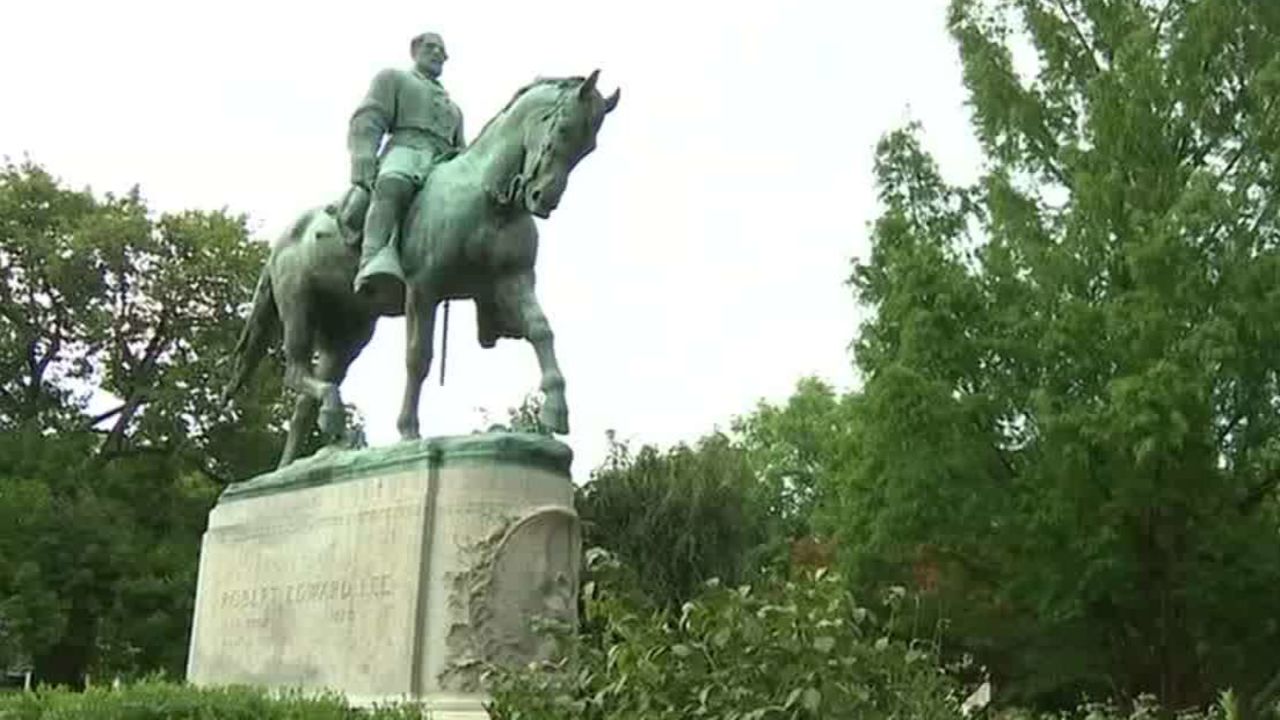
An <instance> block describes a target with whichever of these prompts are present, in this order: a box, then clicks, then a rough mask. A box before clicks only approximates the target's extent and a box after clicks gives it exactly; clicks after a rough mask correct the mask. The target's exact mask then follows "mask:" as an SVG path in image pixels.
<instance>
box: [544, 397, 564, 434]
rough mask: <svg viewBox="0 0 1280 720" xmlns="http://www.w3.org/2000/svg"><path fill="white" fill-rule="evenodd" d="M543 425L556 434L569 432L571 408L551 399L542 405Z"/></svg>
mask: <svg viewBox="0 0 1280 720" xmlns="http://www.w3.org/2000/svg"><path fill="white" fill-rule="evenodd" d="M542 425H543V427H545V428H546V429H547V430H550V431H551V432H552V433H554V434H556V435H568V434H569V408H567V407H565V405H564V403H563V402H560V403H553V402H551V401H550V400H548V401H547V403H546V404H545V405H543V406H542Z"/></svg>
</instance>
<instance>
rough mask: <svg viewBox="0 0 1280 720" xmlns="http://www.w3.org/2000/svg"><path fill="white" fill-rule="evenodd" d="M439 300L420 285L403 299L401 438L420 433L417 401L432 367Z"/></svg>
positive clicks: (409, 291) (412, 437) (399, 426)
mask: <svg viewBox="0 0 1280 720" xmlns="http://www.w3.org/2000/svg"><path fill="white" fill-rule="evenodd" d="M437 304H439V300H438V299H437V298H436V297H434V296H433V295H431V294H430V293H427V292H424V291H422V290H421V289H419V288H414V287H410V288H409V289H408V294H407V298H406V302H405V330H406V332H407V335H408V337H407V339H406V342H405V370H406V373H405V375H406V377H405V384H404V401H403V402H402V403H401V405H400V418H399V420H397V421H396V429H398V430H399V431H400V438H401V439H403V440H413V439H415V438H417V437H418V436H419V431H418V401H419V399H420V398H421V397H422V383H423V381H424V380H426V379H427V373H428V372H430V371H431V353H432V351H433V350H434V347H433V346H434V344H435V327H436V306H437Z"/></svg>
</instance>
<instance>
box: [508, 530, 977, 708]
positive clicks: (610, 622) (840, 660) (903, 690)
mask: <svg viewBox="0 0 1280 720" xmlns="http://www.w3.org/2000/svg"><path fill="white" fill-rule="evenodd" d="M588 565H589V567H588V570H589V573H590V575H591V576H592V581H591V582H588V583H586V584H585V585H584V588H583V595H584V610H585V613H584V621H585V622H584V624H585V626H584V628H583V631H582V632H581V633H579V634H578V635H576V636H575V635H571V634H566V633H564V632H561V633H560V634H559V635H558V639H559V642H560V643H561V645H560V648H561V653H560V654H559V655H558V657H559V658H560V659H559V660H556V661H553V662H549V663H542V664H538V665H535V666H531V667H528V668H519V669H514V670H509V669H508V670H503V669H496V668H495V669H493V670H492V671H491V672H492V674H491V682H492V683H493V685H492V687H493V703H492V705H491V708H490V712H491V713H492V715H493V717H494V718H495V720H553V719H554V720H579V719H581V720H587V719H590V720H622V719H624V718H625V719H628V720H631V719H637V720H638V719H640V718H644V720H666V719H671V720H675V719H677V718H679V719H681V720H684V719H685V718H708V719H715V720H721V719H723V720H774V719H779V720H780V719H783V718H787V719H791V718H795V719H800V718H828V719H830V720H837V719H839V718H860V719H868V720H873V719H875V718H913V719H916V720H930V719H933V718H948V719H950V718H959V717H961V714H960V709H959V705H960V702H959V701H960V691H959V687H958V686H957V684H956V683H955V682H954V681H952V680H951V679H949V678H948V677H947V676H946V675H945V674H944V673H943V671H942V670H941V668H940V666H939V664H938V662H937V660H936V657H935V655H934V653H933V652H932V649H931V648H929V647H926V646H922V645H920V644H918V643H906V642H901V641H898V640H894V639H891V638H890V636H889V635H888V633H887V630H886V627H887V624H886V623H885V622H884V621H883V620H881V619H880V618H878V617H877V616H876V614H875V613H874V612H872V611H871V610H868V609H866V608H864V607H861V606H859V605H858V604H856V603H855V602H854V600H853V597H852V596H851V595H850V594H849V593H848V592H847V590H846V586H845V583H844V582H843V581H842V580H840V579H839V578H838V577H836V576H835V575H833V574H827V573H825V572H824V571H821V570H820V571H818V572H815V573H811V574H809V575H807V576H806V577H804V578H802V579H800V580H797V581H793V582H783V581H774V582H769V583H764V584H762V585H761V586H760V587H756V588H753V587H748V586H742V587H726V586H723V585H721V584H719V583H718V582H715V581H712V582H710V583H707V585H706V586H705V588H704V590H703V591H702V592H701V593H700V594H699V595H698V596H697V597H696V598H695V599H694V600H692V601H690V602H688V603H685V604H684V606H683V607H682V608H681V610H680V611H679V612H678V613H672V612H665V611H653V610H647V609H645V608H644V607H643V606H642V605H639V604H637V603H636V602H635V601H634V599H633V598H634V595H633V594H632V593H630V592H629V590H630V589H629V588H627V587H626V586H625V584H620V583H618V582H617V578H618V574H619V572H620V571H621V570H622V568H620V567H619V566H618V564H617V563H616V561H614V560H613V559H612V558H611V557H609V556H608V555H607V554H605V553H603V552H601V551H593V552H591V553H589V554H588ZM620 585H621V586H620Z"/></svg>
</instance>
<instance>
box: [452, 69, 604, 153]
mask: <svg viewBox="0 0 1280 720" xmlns="http://www.w3.org/2000/svg"><path fill="white" fill-rule="evenodd" d="M585 81H586V78H585V77H582V76H580V75H573V76H570V77H561V78H556V77H538V78H534V80H533V82H531V83H529V84H527V85H525V86H524V87H522V88H520V89H519V90H516V92H515V94H514V95H512V96H511V99H510V100H508V101H507V104H506V105H503V106H502V109H501V110H499V111H498V112H496V113H494V115H493V117H491V118H489V122H486V123H485V124H484V127H482V128H480V132H479V133H478V134H477V135H476V140H479V139H480V138H481V137H482V136H483V135H484V134H485V132H486V131H487V130H488V129H489V126H491V125H493V123H494V122H495V121H496V120H497V119H498V118H500V117H502V116H504V115H506V114H507V111H508V110H510V109H511V108H512V106H514V105H515V104H516V101H517V100H519V99H520V98H522V97H524V95H525V93H527V92H529V91H530V90H532V89H534V88H538V87H542V86H543V85H554V86H555V87H556V89H557V90H568V89H569V88H574V87H577V86H579V85H581V84H582V83H583V82H585ZM473 142H474V141H473Z"/></svg>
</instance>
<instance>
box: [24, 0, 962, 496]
mask: <svg viewBox="0 0 1280 720" xmlns="http://www.w3.org/2000/svg"><path fill="white" fill-rule="evenodd" d="M945 6H946V0H896V1H895V2H889V1H887V0H772V1H761V2H753V1H750V0H737V1H735V2H728V1H727V0H725V1H724V2H710V1H704V2H693V1H689V0H686V1H685V2H673V1H671V0H646V1H645V2H630V3H617V2H602V1H600V0H596V1H595V2H591V1H589V0H536V1H534V2H528V1H523V0H522V1H519V2H510V1H504V2H484V1H482V0H454V2H449V3H435V2H425V1H419V2H392V1H383V0H362V1H360V2H356V1H354V0H353V1H351V2H347V3H343V4H337V3H328V2H280V1H278V0H270V1H269V2H268V1H267V0H257V1H255V2H248V1H245V0H219V1H218V2H199V3H196V2H186V1H178V0H167V1H165V2H139V1H126V0H115V1H113V2H101V1H100V0H85V1H83V2H67V1H65V0H41V2H38V3H24V2H18V1H17V0H7V2H5V3H4V6H3V8H2V9H0V155H8V156H9V157H11V158H12V159H15V160H17V159H21V157H22V156H23V155H24V154H29V155H30V156H31V158H32V159H33V160H35V161H37V162H39V163H41V164H43V165H44V166H45V167H46V168H47V169H48V170H50V171H51V172H53V173H54V174H55V175H58V176H60V177H62V178H63V179H64V180H66V181H67V182H68V183H70V184H72V185H73V186H76V187H79V186H83V185H90V186H92V188H93V189H94V190H95V191H108V190H110V191H116V192H123V191H125V190H127V189H128V188H129V187H130V186H132V185H133V184H135V183H136V184H139V185H141V187H142V191H143V194H144V196H145V197H146V198H147V200H148V202H149V203H150V205H151V206H152V207H153V208H156V209H158V210H179V209H183V208H193V207H194V208H207V209H216V208H221V207H226V208H229V209H230V210H232V211H235V212H243V213H247V214H248V215H249V216H250V218H251V223H252V228H253V230H254V232H255V233H256V235H257V236H258V237H259V238H260V239H262V240H264V241H265V240H269V239H271V238H274V237H275V236H276V234H277V233H278V232H280V231H281V230H282V229H283V228H284V227H285V226H286V225H287V224H288V223H289V222H290V221H291V220H292V219H293V218H294V217H295V215H296V214H297V213H298V212H299V211H301V210H302V209H304V208H306V207H309V206H311V205H315V204H320V203H323V202H327V201H328V200H330V199H331V198H333V197H334V196H336V195H337V194H339V193H340V192H342V190H343V189H344V187H345V182H346V180H347V177H348V175H347V173H348V170H347V168H348V164H347V155H346V149H345V148H346V140H345V139H346V127H347V120H348V118H349V117H350V114H351V111H352V110H353V109H354V108H355V105H356V103H357V102H358V101H359V99H360V98H361V96H362V95H363V93H364V90H365V88H366V86H367V84H368V82H369V80H370V78H371V77H372V76H373V74H374V73H376V72H377V71H378V70H379V69H381V68H383V67H388V66H402V67H407V66H408V65H409V62H410V60H409V57H408V41H409V38H410V37H412V36H413V35H414V34H416V33H418V32H420V31H423V30H436V31H438V32H440V33H442V35H443V36H444V38H445V42H446V44H447V46H448V49H449V54H450V60H449V62H448V64H447V65H446V66H445V70H444V75H443V77H442V81H443V82H444V84H445V86H446V87H447V88H448V90H449V92H450V94H451V95H452V96H453V98H454V100H455V101H456V102H457V103H458V105H459V106H460V107H461V108H462V111H463V113H464V116H465V118H466V128H467V135H468V139H471V138H473V137H474V135H475V133H476V132H478V131H479V129H480V127H481V126H482V125H483V124H484V122H485V121H486V120H488V118H489V117H490V116H492V115H493V114H494V113H495V112H496V111H497V110H498V109H499V108H501V107H502V105H503V104H505V103H506V101H507V100H508V99H509V98H510V97H511V95H512V93H513V92H514V91H515V90H516V89H517V88H518V87H519V86H521V85H522V84H524V83H526V82H528V81H529V80H531V79H532V78H533V77H534V76H536V75H585V74H587V73H588V72H590V71H591V70H592V69H593V68H600V69H601V71H602V73H601V80H600V87H601V89H602V91H603V92H605V93H606V94H607V93H608V92H611V91H612V90H613V88H614V87H616V86H621V87H622V101H621V103H620V104H619V106H618V109H617V111H616V112H614V113H613V114H611V115H610V116H609V118H608V120H607V121H606V122H605V124H604V127H603V129H602V130H601V132H600V136H599V147H598V149H597V150H596V152H595V153H594V154H593V155H592V156H590V157H588V158H587V159H586V160H585V161H584V162H583V164H582V165H580V166H579V167H578V169H577V170H576V171H575V172H574V174H573V176H572V177H571V178H570V183H569V188H568V190H567V192H566V193H565V196H564V198H563V200H562V202H561V205H560V209H559V210H558V211H556V213H555V214H553V215H552V217H551V219H550V220H547V221H540V230H541V238H542V240H541V250H540V257H539V264H538V279H539V296H540V299H541V301H542V305H543V308H544V310H545V311H546V313H547V317H548V319H549V320H550V322H551V324H552V327H553V328H554V330H555V332H556V340H557V351H558V354H559V357H560V362H561V366H562V368H563V370H564V373H565V376H566V378H567V381H568V399H569V405H570V423H571V425H572V430H573V432H572V434H571V435H570V436H569V437H568V438H567V439H566V440H567V442H569V443H570V444H571V445H572V446H573V447H574V449H575V452H576V453H577V459H576V460H575V463H574V474H575V476H576V477H577V479H578V481H580V482H581V481H583V480H585V479H586V477H587V474H588V472H589V471H590V469H591V468H592V467H594V466H595V465H596V464H597V463H598V462H599V460H600V459H602V457H603V452H604V449H605V440H604V433H605V431H606V430H607V429H610V428H613V429H616V430H617V431H618V433H619V435H620V436H621V437H623V438H631V439H632V440H633V441H635V442H655V443H659V444H662V445H667V444H670V443H673V442H676V441H679V440H692V439H695V438H696V437H698V436H699V435H701V434H703V433H705V432H708V431H710V430H712V429H713V428H714V427H716V426H717V425H719V426H722V427H723V426H725V425H727V423H728V422H729V420H730V419H731V418H732V417H733V416H734V415H738V414H742V413H745V412H748V411H750V410H751V408H752V407H753V406H754V404H755V402H756V401H757V400H759V399H762V398H763V399H770V400H782V399H785V398H786V397H787V396H788V395H789V394H790V392H791V390H792V388H793V387H794V384H795V382H796V381H797V380H798V379H799V378H800V377H802V376H804V375H808V374H816V375H819V376H821V377H823V378H825V379H827V380H828V381H830V382H832V383H834V384H836V385H837V386H839V387H842V388H843V387H848V386H849V385H850V384H851V383H852V382H853V371H852V369H851V364H850V356H849V353H848V351H847V346H848V343H849V342H850V341H851V340H852V339H853V335H854V332H855V329H856V323H857V318H858V317H859V315H858V314H857V311H856V308H855V305H854V302H853V299H852V295H851V293H850V291H849V289H848V288H847V287H846V286H845V285H844V284H843V283H844V280H845V278H846V277H847V275H848V273H849V268H850V265H849V263H850V260H851V259H852V258H853V257H855V256H858V257H863V256H865V253H866V249H867V224H868V223H869V222H870V221H871V220H872V219H873V218H874V212H875V209H876V208H875V195H874V188H873V186H872V182H871V180H872V178H871V162H872V153H873V149H874V145H875V143H876V141H877V140H878V139H879V137H880V136H881V135H882V134H883V133H884V132H886V131H888V130H890V129H892V128H894V127H897V126H899V125H901V124H902V123H904V122H905V121H907V120H908V119H916V120H920V121H921V122H923V123H924V125H925V128H926V131H927V138H926V139H927V142H928V145H929V147H930V149H931V150H932V151H934V152H935V153H936V155H937V157H938V160H939V162H940V163H941V164H942V167H943V169H944V171H947V172H949V173H959V174H964V175H968V174H969V173H971V172H972V169H973V168H974V167H976V163H977V158H978V156H977V152H976V146H975V144H974V142H973V141H972V139H971V136H970V131H969V127H968V124H967V117H968V115H967V113H966V112H965V109H964V106H963V100H964V96H963V93H962V89H961V86H960V71H959V64H958V61H957V59H956V52H955V49H954V47H953V46H952V44H951V42H950V39H949V38H948V36H947V34H946V31H945ZM450 322H451V325H450V338H449V340H450V342H449V358H448V372H447V385H446V386H445V387H443V388H442V387H440V385H439V380H438V375H437V371H438V369H439V362H438V360H437V363H436V365H435V367H434V368H433V370H432V376H431V377H430V378H429V379H428V386H427V389H426V390H425V391H424V399H423V404H422V417H423V430H424V433H429V434H452V433H466V432H470V431H471V430H473V429H476V428H478V427H480V426H481V425H482V424H483V416H482V414H481V412H480V410H479V408H487V409H488V411H489V413H490V418H491V419H492V420H494V421H505V419H506V412H505V410H506V408H507V407H509V406H512V405H515V404H517V403H518V402H519V400H520V399H521V397H522V396H523V394H524V393H526V392H528V391H532V390H534V389H535V388H536V386H537V380H538V372H537V363H536V360H535V359H534V355H533V351H532V349H531V348H530V347H529V346H528V345H527V344H526V343H523V342H516V341H511V340H503V341H500V342H499V344H498V346H497V347H496V348H494V349H492V350H487V351H485V350H481V349H480V347H479V345H478V344H477V343H476V340H475V321H474V313H473V311H472V308H471V306H470V304H469V303H465V304H463V303H455V304H454V305H453V309H452V311H451V321H450ZM403 333H404V325H403V322H402V321H400V320H383V321H382V323H381V325H380V327H379V329H378V332H377V335H376V336H375V338H374V340H373V342H372V343H371V344H370V346H369V347H368V348H367V349H366V350H365V353H364V355H363V356H362V357H361V358H360V359H359V360H358V361H357V362H356V364H355V366H354V367H353V370H352V373H351V376H350V377H349V378H348V380H347V382H346V384H345V385H344V387H343V390H344V395H345V397H346V399H347V400H348V401H350V402H354V403H355V404H357V405H358V406H359V407H360V408H361V409H362V411H363V412H364V414H365V416H366V419H367V421H368V423H369V433H370V440H371V442H373V443H375V444H382V443H387V442H392V441H394V439H395V427H394V426H395V415H396V412H397V409H398V406H399V398H400V394H401V391H402V386H403V374H404V371H403V366H404V363H403V359H402V353H403V347H404V339H403ZM262 371H268V370H267V368H265V367H264V369H263V370H262ZM269 371H271V372H279V368H274V367H272V368H270V369H269Z"/></svg>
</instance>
